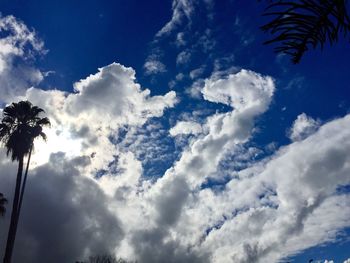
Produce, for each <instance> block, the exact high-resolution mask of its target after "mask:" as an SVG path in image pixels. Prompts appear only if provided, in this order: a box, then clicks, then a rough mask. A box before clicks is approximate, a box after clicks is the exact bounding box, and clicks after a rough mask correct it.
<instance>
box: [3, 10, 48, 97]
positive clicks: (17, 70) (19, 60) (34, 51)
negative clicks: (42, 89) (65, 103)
mask: <svg viewBox="0 0 350 263" xmlns="http://www.w3.org/2000/svg"><path fill="white" fill-rule="evenodd" d="M0 33H1V36H2V37H1V39H0V85H1V89H0V98H1V101H2V102H10V101H11V100H12V99H13V98H14V97H15V96H18V95H23V94H24V92H25V90H26V89H27V88H29V87H30V86H31V85H36V84H38V83H39V82H40V81H42V79H43V78H44V75H43V73H42V72H40V70H38V69H36V68H34V67H33V66H31V65H30V63H28V61H29V60H31V59H32V58H34V57H35V56H36V55H40V54H45V53H46V52H47V51H46V50H45V49H44V44H43V42H42V41H41V40H40V39H39V38H38V37H37V35H36V33H35V31H33V30H30V29H28V27H27V26H26V25H25V24H24V23H23V22H22V21H20V20H18V19H16V18H15V17H13V16H1V15H0Z"/></svg>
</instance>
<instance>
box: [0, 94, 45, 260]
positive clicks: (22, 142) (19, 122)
mask: <svg viewBox="0 0 350 263" xmlns="http://www.w3.org/2000/svg"><path fill="white" fill-rule="evenodd" d="M42 112H44V110H43V109H41V108H39V107H37V106H33V105H32V104H31V103H30V102H29V101H20V102H18V103H12V104H11V105H9V106H7V107H5V109H4V110H3V119H2V121H1V124H0V141H2V142H3V143H4V145H5V148H6V150H7V155H11V159H12V161H18V170H17V178H16V187H15V193H14V198H13V205H12V212H11V222H10V228H9V232H8V237H7V243H6V250H5V256H4V261H3V262H4V263H10V262H11V257H12V251H13V246H14V242H15V237H16V232H17V224H18V220H19V214H20V208H21V204H22V199H23V194H24V190H25V183H26V178H27V174H28V168H29V161H30V158H28V163H27V169H26V175H25V178H24V180H23V181H22V173H23V161H24V157H25V156H26V155H29V156H30V155H31V153H32V150H33V145H34V139H35V138H36V137H39V136H40V137H42V138H43V139H44V140H46V135H45V133H43V131H42V127H43V126H45V125H50V121H49V119H48V118H46V117H45V118H41V117H39V115H40V113H42Z"/></svg>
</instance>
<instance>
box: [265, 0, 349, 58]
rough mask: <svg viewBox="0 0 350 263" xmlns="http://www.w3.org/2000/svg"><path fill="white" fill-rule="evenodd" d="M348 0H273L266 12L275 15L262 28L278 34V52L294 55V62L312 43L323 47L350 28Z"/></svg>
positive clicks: (276, 50)
mask: <svg viewBox="0 0 350 263" xmlns="http://www.w3.org/2000/svg"><path fill="white" fill-rule="evenodd" d="M346 2H347V1H346V0H322V1H319V0H294V1H293V0H270V1H269V4H268V6H267V8H266V9H265V13H264V14H263V16H271V17H273V19H272V21H271V22H269V23H267V24H265V25H263V26H262V27H261V29H262V30H263V31H265V32H270V33H271V34H273V35H275V37H273V38H272V39H270V40H268V41H266V42H264V44H271V43H276V44H277V47H276V48H275V52H277V53H284V54H288V55H290V56H292V62H293V63H294V64H297V63H299V61H300V59H301V57H302V56H303V54H304V53H305V52H306V51H307V50H308V49H309V48H310V47H312V48H313V49H315V48H317V47H320V48H321V49H323V47H324V45H325V44H326V43H329V44H331V45H332V44H334V43H335V42H337V41H338V38H339V36H340V35H341V34H343V36H346V35H347V34H348V33H349V32H350V19H349V16H348V13H347V9H346V4H347V3H346Z"/></svg>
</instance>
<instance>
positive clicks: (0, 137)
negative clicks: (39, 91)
mask: <svg viewBox="0 0 350 263" xmlns="http://www.w3.org/2000/svg"><path fill="white" fill-rule="evenodd" d="M42 112H44V110H43V109H41V108H39V107H37V106H33V105H32V103H31V102H29V101H20V102H18V103H12V104H11V105H9V106H7V107H5V109H4V110H3V115H4V117H3V119H2V121H1V124H0V141H2V142H3V143H4V144H5V147H6V149H7V155H10V154H11V158H12V160H13V161H14V160H19V159H20V158H22V157H23V156H24V155H27V154H28V153H29V151H30V149H31V148H32V146H33V142H34V139H35V138H36V137H38V136H40V137H42V138H43V139H44V140H46V135H45V133H43V131H42V127H43V126H49V125H50V120H49V119H48V118H47V117H44V118H41V117H40V116H39V115H40V113H42Z"/></svg>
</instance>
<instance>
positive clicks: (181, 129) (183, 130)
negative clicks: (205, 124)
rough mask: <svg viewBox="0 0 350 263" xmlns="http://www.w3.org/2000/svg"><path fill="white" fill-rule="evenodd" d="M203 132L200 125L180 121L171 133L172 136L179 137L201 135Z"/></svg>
mask: <svg viewBox="0 0 350 263" xmlns="http://www.w3.org/2000/svg"><path fill="white" fill-rule="evenodd" d="M201 132H202V126H201V125H200V124H199V123H196V122H192V121H180V122H177V123H176V125H175V126H174V127H172V128H171V129H170V131H169V133H170V135H171V136H177V135H182V134H185V135H186V134H194V135H195V134H199V133H201Z"/></svg>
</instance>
